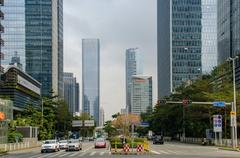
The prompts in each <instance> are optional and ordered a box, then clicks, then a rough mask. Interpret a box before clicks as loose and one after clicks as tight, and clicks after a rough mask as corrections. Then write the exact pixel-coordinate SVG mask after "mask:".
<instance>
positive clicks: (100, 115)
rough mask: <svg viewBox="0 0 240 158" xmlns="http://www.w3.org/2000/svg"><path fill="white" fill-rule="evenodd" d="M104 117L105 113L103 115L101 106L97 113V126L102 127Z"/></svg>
mask: <svg viewBox="0 0 240 158" xmlns="http://www.w3.org/2000/svg"><path fill="white" fill-rule="evenodd" d="M104 117H105V115H104V109H103V107H101V108H100V113H99V126H100V127H101V126H102V127H103V126H104V122H105V120H104Z"/></svg>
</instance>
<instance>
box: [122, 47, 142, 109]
mask: <svg viewBox="0 0 240 158" xmlns="http://www.w3.org/2000/svg"><path fill="white" fill-rule="evenodd" d="M142 66H143V65H142V59H141V54H140V52H139V51H138V48H129V49H127V50H126V71H125V72H126V76H125V77H126V109H127V112H128V113H130V112H131V86H132V76H133V75H140V74H142V71H143V68H142Z"/></svg>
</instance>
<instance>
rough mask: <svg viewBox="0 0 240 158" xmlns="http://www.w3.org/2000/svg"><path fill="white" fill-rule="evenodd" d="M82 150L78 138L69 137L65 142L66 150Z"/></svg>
mask: <svg viewBox="0 0 240 158" xmlns="http://www.w3.org/2000/svg"><path fill="white" fill-rule="evenodd" d="M79 150H82V143H81V141H80V140H79V139H70V140H69V141H68V144H67V149H66V151H79Z"/></svg>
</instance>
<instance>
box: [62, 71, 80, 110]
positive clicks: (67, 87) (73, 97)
mask: <svg viewBox="0 0 240 158" xmlns="http://www.w3.org/2000/svg"><path fill="white" fill-rule="evenodd" d="M63 83H64V100H65V101H66V103H67V104H68V109H69V112H70V113H71V114H74V113H76V112H79V84H78V83H77V82H76V78H75V77H74V76H73V73H69V72H64V76H63Z"/></svg>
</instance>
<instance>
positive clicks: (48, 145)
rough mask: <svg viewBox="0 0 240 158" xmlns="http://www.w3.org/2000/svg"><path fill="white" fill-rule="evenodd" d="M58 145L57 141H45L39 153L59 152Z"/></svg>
mask: <svg viewBox="0 0 240 158" xmlns="http://www.w3.org/2000/svg"><path fill="white" fill-rule="evenodd" d="M59 150H60V148H59V143H58V142H57V140H46V141H44V142H43V145H42V147H41V153H45V152H50V151H51V152H54V151H55V152H56V151H59Z"/></svg>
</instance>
